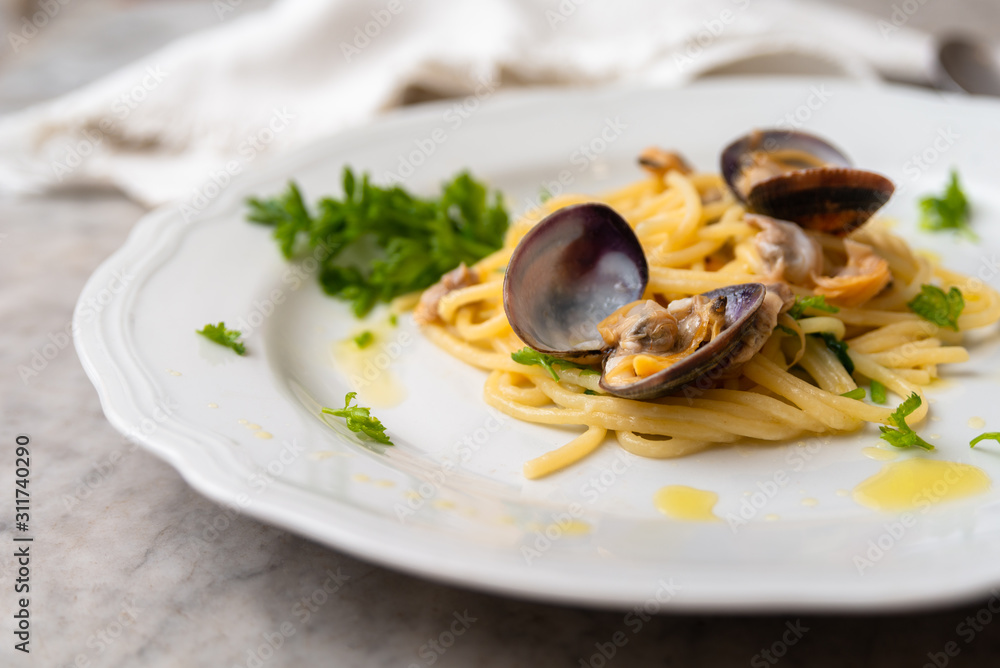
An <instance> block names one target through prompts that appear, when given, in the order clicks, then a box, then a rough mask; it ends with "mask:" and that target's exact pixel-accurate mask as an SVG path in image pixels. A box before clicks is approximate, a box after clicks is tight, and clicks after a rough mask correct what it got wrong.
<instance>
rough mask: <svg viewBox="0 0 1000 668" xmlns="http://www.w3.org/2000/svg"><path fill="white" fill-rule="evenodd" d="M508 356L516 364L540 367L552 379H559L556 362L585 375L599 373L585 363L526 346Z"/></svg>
mask: <svg viewBox="0 0 1000 668" xmlns="http://www.w3.org/2000/svg"><path fill="white" fill-rule="evenodd" d="M510 358H511V359H512V360H514V361H515V362H517V363H518V364H524V365H526V366H540V367H542V368H543V369H545V370H546V371H548V372H549V375H551V376H552V380H559V374H558V373H556V370H555V365H556V364H558V365H559V366H561V367H563V368H566V369H582V370H583V375H585V376H586V375H592V374H596V373H599V372H598V371H595V370H594V369H591V368H590V367H589V366H587V365H586V364H577V363H576V362H570V361H569V360H564V359H560V358H558V357H553V356H552V355H546V354H545V353H540V352H538V351H537V350H534V349H532V348H528V347H524V348H521V349H520V350H518V351H517V352H516V353H511V354H510Z"/></svg>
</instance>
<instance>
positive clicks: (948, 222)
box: [920, 169, 978, 241]
mask: <svg viewBox="0 0 1000 668" xmlns="http://www.w3.org/2000/svg"><path fill="white" fill-rule="evenodd" d="M920 227H921V229H924V230H929V231H931V232H939V231H941V230H954V231H955V232H957V233H959V234H961V235H963V236H965V237H966V238H968V239H972V240H973V241H975V240H976V239H977V238H978V237H976V233H975V232H973V231H972V228H971V227H970V226H969V200H968V199H966V197H965V193H964V192H962V186H961V185H960V184H959V182H958V172H956V171H955V170H954V169H953V170H951V179H950V180H949V181H948V186H947V187H946V188H945V190H944V193H943V194H942V195H941V197H934V196H933V195H928V196H927V197H924V198H922V199H921V200H920Z"/></svg>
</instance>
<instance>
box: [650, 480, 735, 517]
mask: <svg viewBox="0 0 1000 668" xmlns="http://www.w3.org/2000/svg"><path fill="white" fill-rule="evenodd" d="M718 501H719V495H718V494H716V493H715V492H709V491H706V490H703V489H695V488H694V487H688V486H686V485H667V486H666V487H663V488H662V489H660V490H659V491H658V492H657V493H656V495H655V496H654V497H653V504H654V505H655V506H656V509H657V510H659V511H660V512H661V513H663V514H664V515H666V516H667V517H671V518H673V519H675V520H685V521H689V522H718V521H719V518H718V516H716V514H715V513H714V512H712V510H713V509H714V508H715V504H716V503H717V502H718Z"/></svg>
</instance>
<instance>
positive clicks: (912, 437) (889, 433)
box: [878, 392, 934, 450]
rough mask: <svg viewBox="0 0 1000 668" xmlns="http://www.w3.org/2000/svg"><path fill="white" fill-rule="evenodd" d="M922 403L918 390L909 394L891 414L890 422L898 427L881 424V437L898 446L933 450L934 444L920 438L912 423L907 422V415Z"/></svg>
mask: <svg viewBox="0 0 1000 668" xmlns="http://www.w3.org/2000/svg"><path fill="white" fill-rule="evenodd" d="M921 403H922V402H921V399H920V395H919V394H917V393H916V392H914V393H912V394H911V395H910V396H908V397H907V398H906V399H905V400H904V401H903V403H901V404H900V405H899V406H897V407H896V410H894V411H893V412H892V414H891V415H890V416H889V423H890V424H892V425H895V427H896V429H893V428H892V427H887V426H885V425H881V426H879V428H878V429H879V431H880V432H882V435H881V438H882V439H883V440H885V441H888V442H889V444H890V445H894V446H896V447H897V448H911V447H914V446H915V447H918V448H923V449H924V450H933V449H934V446H933V445H931V444H930V443H928V442H927V441H925V440H924V439H922V438H920V436H918V435H917V432H915V431H913V429H911V428H910V425H908V424H906V416H907V415H909V414H910V413H912V412H913V411H915V410H917V409H918V408H920V404H921Z"/></svg>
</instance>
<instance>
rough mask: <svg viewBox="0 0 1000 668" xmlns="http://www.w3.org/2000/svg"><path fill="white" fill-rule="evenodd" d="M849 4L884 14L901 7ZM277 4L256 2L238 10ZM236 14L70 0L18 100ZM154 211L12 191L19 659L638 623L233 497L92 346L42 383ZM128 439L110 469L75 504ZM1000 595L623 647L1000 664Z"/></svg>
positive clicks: (915, 22) (0, 282)
mask: <svg viewBox="0 0 1000 668" xmlns="http://www.w3.org/2000/svg"><path fill="white" fill-rule="evenodd" d="M910 1H911V2H916V1H917V0H910ZM841 2H842V4H845V5H849V6H853V7H856V8H859V9H864V10H867V11H869V12H871V13H872V14H873V15H875V16H882V17H884V18H889V17H890V15H891V13H892V11H893V6H894V5H901V4H902V2H891V1H890V0H878V1H875V2H865V1H864V0H841ZM264 5H266V2H263V1H262V0H243V2H242V3H240V4H239V6H238V8H237V13H240V12H248V11H254V10H255V9H257V8H259V7H261V6H264ZM36 9H37V7H36V3H35V2H33V1H29V0H21V1H10V0H7V1H6V2H2V4H0V36H5V35H7V32H8V30H10V29H11V26H16V25H17V23H18V21H19V17H20V16H21V15H23V13H24V12H33V11H35V10H36ZM217 23H218V19H217V16H216V13H215V10H214V9H213V7H212V2H210V1H203V2H149V1H143V2H139V1H131V2H129V1H126V0H94V1H92V2H85V1H84V0H68V2H67V4H66V5H65V6H64V7H63V8H62V9H61V10H60V12H59V13H58V15H57V16H56V17H55V18H54V19H53V20H52V22H51V23H50V25H48V26H47V27H46V28H45V30H43V31H42V32H41V33H40V34H39V35H38V36H37V38H35V39H33V40H31V42H30V44H29V45H28V46H27V47H25V48H24V49H23V50H22V51H21V52H20V53H18V54H13V53H12V51H11V49H10V48H9V45H8V44H6V41H7V40H6V37H4V40H3V41H4V42H5V43H4V44H2V45H0V112H6V111H11V110H15V109H18V108H21V107H24V106H26V105H29V104H31V103H33V102H37V101H40V100H44V99H46V98H49V97H52V96H54V95H58V94H60V93H62V92H65V91H69V90H72V89H73V88H75V87H77V86H79V85H81V84H83V83H86V82H88V81H90V80H92V79H94V78H95V77H98V76H100V75H101V74H104V73H106V72H109V71H112V70H113V69H115V68H116V67H118V66H120V65H122V64H124V63H127V62H128V61H129V60H131V59H133V58H136V57H138V56H140V55H142V54H144V53H147V52H149V51H151V50H153V49H155V48H157V47H159V46H161V45H163V44H165V43H167V42H168V41H170V40H171V39H173V38H174V37H176V36H179V35H181V34H184V33H188V32H191V31H194V30H198V29H202V28H208V27H211V26H214V25H216V24H217ZM909 25H911V26H913V27H917V28H921V29H925V30H931V31H942V32H943V31H950V30H956V29H958V30H963V31H966V32H972V33H978V34H981V35H984V36H992V37H998V38H1000V2H997V1H996V0H966V1H963V2H948V1H946V0H927V1H926V2H925V3H923V5H922V6H921V9H920V10H919V11H918V12H916V14H915V15H914V16H913V17H912V19H911V20H910V22H909ZM143 213H144V210H143V209H142V208H141V207H139V206H137V205H136V204H134V203H132V202H130V201H128V200H127V199H125V198H123V197H122V196H120V195H118V194H116V193H114V192H105V191H96V190H87V191H78V192H63V193H60V194H58V195H54V196H45V197H36V198H28V199H21V200H2V199H0V323H2V326H0V360H2V364H0V374H2V375H0V425H2V427H0V434H2V435H0V438H2V439H3V440H2V443H3V448H4V450H3V451H4V452H7V448H8V444H9V443H12V442H13V438H14V435H15V434H18V433H28V434H30V435H31V437H32V439H33V451H34V462H33V480H32V495H33V497H34V498H33V522H34V523H35V524H36V526H38V527H40V528H39V529H38V531H37V533H36V535H37V536H38V542H37V543H36V544H35V545H34V547H33V549H34V561H33V593H32V595H33V599H32V610H33V613H34V617H33V643H32V647H33V652H32V654H31V655H29V656H26V655H22V654H20V653H16V652H13V651H12V649H11V645H12V644H13V643H12V640H11V636H10V631H9V629H10V628H11V626H12V625H11V622H10V618H9V617H8V614H7V611H8V610H11V609H12V606H13V600H14V595H13V593H12V591H11V588H12V578H13V576H14V575H13V574H14V564H13V560H12V557H11V556H10V555H9V554H7V552H8V550H7V547H6V546H8V545H11V544H12V543H10V536H9V534H10V531H11V529H10V527H9V526H8V525H7V524H5V523H6V522H8V521H9V516H10V512H12V511H3V513H2V515H0V529H2V532H0V551H2V552H3V556H2V557H0V611H2V615H0V618H2V619H3V621H2V622H0V631H2V632H0V664H3V665H11V666H22V665H24V666H46V667H48V666H60V667H61V666H69V665H74V662H76V665H89V666H102V667H103V666H173V665H183V666H192V667H193V666H212V667H220V668H221V667H227V668H228V667H229V666H233V665H239V666H246V665H248V662H249V664H250V665H257V664H255V663H254V662H253V661H252V660H250V655H248V652H253V650H254V648H256V647H259V646H260V645H261V643H262V642H263V640H262V637H263V636H262V634H269V633H271V634H273V633H274V632H275V631H277V630H279V629H280V627H281V625H282V624H283V623H289V622H294V624H295V627H294V628H295V635H293V636H291V637H289V638H288V639H287V640H286V641H284V642H283V644H282V647H281V648H280V649H279V650H277V651H276V652H275V653H274V655H273V656H269V657H267V660H266V661H261V663H260V665H262V666H312V665H335V666H409V665H411V664H416V665H418V666H425V665H429V663H428V660H427V658H426V656H421V655H420V648H421V646H422V645H424V644H425V643H427V641H428V640H429V639H431V638H436V637H438V636H439V634H441V633H442V632H443V631H445V630H446V629H447V628H448V625H449V624H450V623H451V620H452V619H453V615H454V614H455V613H462V612H463V611H468V614H469V615H471V616H473V617H475V618H476V620H477V621H476V622H475V623H473V624H472V626H471V627H470V628H469V630H468V632H467V633H465V634H464V635H463V636H462V637H460V638H458V639H457V641H456V642H455V644H454V646H452V647H451V648H449V649H448V650H447V652H446V653H444V654H443V655H440V656H439V657H438V658H437V659H436V661H435V665H443V666H466V665H470V666H471V665H477V666H479V665H481V666H513V665H524V666H580V665H587V663H586V661H589V660H590V657H591V656H592V655H594V653H595V652H596V651H597V650H596V646H595V644H596V643H602V644H606V643H607V642H608V641H609V640H610V639H611V638H612V636H613V634H614V633H615V632H616V631H620V630H625V626H624V619H623V614H622V613H620V612H600V611H592V610H584V609H575V608H567V607H560V606H553V605H543V604H536V603H530V602H524V601H518V600H511V599H506V598H501V597H495V596H489V595H485V594H480V593H476V592H472V591H467V590H463V589H459V588H454V587H448V586H442V585H439V584H435V583H432V582H428V581H425V580H421V579H416V578H412V577H409V576H406V575H402V574H399V573H396V572H394V571H390V570H386V569H383V568H380V567H377V566H373V565H370V564H367V563H365V562H361V561H358V560H356V559H353V558H351V557H348V556H346V555H343V554H340V553H338V552H336V551H333V550H329V549H327V548H325V547H321V546H318V545H316V544H314V543H312V542H310V541H308V540H305V539H302V538H299V537H298V536H295V535H292V534H289V533H287V532H285V531H282V530H280V529H276V528H273V527H270V526H267V525H263V524H260V523H258V522H256V521H254V520H251V519H246V518H242V517H237V516H233V515H231V514H229V513H228V512H227V511H225V510H224V509H222V508H220V507H219V506H216V505H215V504H213V503H212V502H210V501H208V500H206V499H204V498H202V497H201V496H199V495H198V494H197V493H195V492H194V491H192V490H191V489H190V488H189V487H188V486H187V484H185V483H184V481H183V480H182V479H181V478H180V477H179V476H178V474H177V473H176V472H175V471H174V470H173V469H172V468H171V467H170V466H168V465H167V464H165V463H163V462H161V461H160V460H158V459H156V458H154V457H152V456H151V455H148V454H146V453H145V452H143V451H141V450H135V449H132V448H131V446H130V445H129V444H128V443H127V442H125V441H124V440H123V439H122V437H121V436H120V435H119V434H117V433H116V432H115V431H114V430H113V429H112V428H111V426H110V425H109V424H108V422H107V421H106V420H105V418H104V416H103V414H102V413H101V409H100V405H99V403H98V400H97V396H96V393H95V392H94V389H93V387H92V386H91V384H90V382H89V381H88V380H87V378H86V377H85V375H84V372H83V370H82V368H81V367H80V363H79V361H78V360H77V358H76V355H75V353H74V351H73V350H72V348H71V347H68V348H66V349H65V350H63V351H62V352H61V353H60V354H59V355H58V356H57V357H56V358H55V359H54V360H53V361H52V362H51V364H50V366H49V368H48V369H46V371H45V373H43V374H41V376H40V377H38V378H37V379H36V380H35V381H34V382H32V383H31V384H30V385H28V386H25V385H24V384H23V383H22V382H21V381H20V379H19V378H18V376H17V373H16V367H17V365H19V364H24V363H26V362H27V361H28V359H29V358H30V355H31V351H32V350H33V349H36V348H38V347H39V346H41V345H44V344H45V343H46V342H47V341H48V338H47V337H48V335H49V333H50V332H54V331H61V330H63V329H64V328H65V326H66V324H67V323H68V321H69V318H70V316H71V313H72V308H73V305H74V303H75V300H76V298H77V296H78V294H79V292H80V290H81V288H82V286H83V284H84V282H85V280H86V279H87V277H88V276H89V275H90V273H91V272H92V271H93V270H94V269H95V268H96V266H97V265H98V264H99V263H100V262H101V261H102V260H103V259H104V258H105V257H107V256H108V255H109V254H110V253H111V252H113V251H114V250H115V249H116V248H118V247H119V246H120V245H121V244H122V242H123V241H124V239H125V237H126V235H127V234H128V232H129V230H130V229H131V227H132V225H133V224H134V223H135V222H136V220H138V219H139V217H141V216H142V215H143ZM2 235H6V236H2ZM112 457H115V458H116V461H115V462H114V464H113V466H111V467H110V469H108V468H105V469H104V471H105V474H104V475H101V476H99V477H98V478H96V479H97V480H98V483H97V484H96V485H93V486H92V487H90V488H87V490H86V491H87V494H86V496H85V497H82V498H80V499H79V503H77V504H75V505H73V504H69V503H68V502H67V498H71V497H72V496H73V495H76V496H77V497H79V496H80V495H79V490H80V489H81V487H80V486H81V484H82V482H83V481H84V479H85V478H86V477H87V476H88V475H91V474H92V472H93V471H94V470H95V469H97V468H100V467H101V466H102V463H103V462H107V461H109V460H110V458H112ZM12 463H13V457H12V455H4V456H3V457H0V489H4V488H6V489H8V492H0V497H4V498H8V497H13V492H12V490H10V489H9V488H10V487H11V486H12V485H11V484H10V482H9V481H12V480H13V471H12V468H11V466H12ZM91 479H92V480H93V479H95V478H91ZM71 505H72V507H70V506H71ZM0 507H4V506H3V504H2V503H0ZM220 517H222V518H224V524H225V526H226V528H225V530H223V531H222V532H221V533H220V535H219V536H218V538H216V539H215V540H212V541H208V542H204V543H192V541H191V536H199V535H204V533H203V532H204V528H205V527H206V526H208V525H209V524H211V523H212V522H213V520H214V521H216V522H222V521H221V520H220V519H219V518H220ZM998 557H1000V555H990V554H984V555H983V559H997V558H998ZM338 569H339V571H340V573H342V574H344V575H347V576H349V578H350V579H349V580H348V581H347V583H346V584H344V585H343V586H342V587H340V588H339V589H338V590H337V591H336V593H333V594H331V595H330V596H329V599H328V600H327V601H326V602H325V603H324V604H323V605H322V606H320V607H318V609H317V610H316V611H315V612H313V613H310V618H309V620H308V621H304V622H303V621H302V619H301V616H300V615H299V613H298V612H296V610H297V609H296V608H295V606H296V602H297V601H300V599H301V598H302V597H304V596H310V595H312V594H313V593H314V592H316V591H317V590H318V588H322V586H323V584H324V582H326V581H327V580H328V578H329V575H328V572H333V573H336V572H337V571H338ZM987 603H988V601H987V600H980V601H974V602H971V603H969V604H967V605H963V606H960V607H954V608H947V609H934V610H929V611H920V612H914V613H908V614H884V615H864V614H851V615H790V616H789V615H760V616H748V615H739V616H727V615H662V616H659V617H656V618H654V619H653V620H651V621H650V622H649V623H648V624H646V625H645V627H644V628H643V629H642V631H641V632H640V633H638V634H631V633H630V634H629V635H628V638H629V640H628V643H627V644H626V645H625V646H624V647H623V648H621V649H619V650H617V653H616V656H615V657H614V658H613V659H612V660H611V661H609V662H607V665H619V666H640V665H663V666H700V665H706V666H729V665H748V664H749V665H769V664H768V663H767V662H766V661H765V662H761V660H760V659H758V660H757V661H756V662H755V663H751V662H752V661H753V659H754V657H755V655H757V654H758V652H760V651H761V650H762V649H763V648H767V647H770V646H771V645H772V644H773V643H775V642H776V641H778V640H779V639H780V638H781V636H782V634H783V633H784V632H785V629H786V624H788V623H791V624H795V623H796V622H798V623H800V624H801V626H802V627H803V628H807V629H808V630H807V631H806V632H805V634H804V637H803V638H802V640H801V641H799V642H797V643H796V644H795V645H793V646H791V647H789V648H788V652H787V655H785V656H784V658H782V659H781V661H780V663H781V664H782V665H787V666H880V667H894V666H915V667H920V666H923V665H925V664H928V663H929V662H930V661H931V659H930V658H929V656H928V653H937V652H941V651H942V650H943V649H944V648H945V645H946V643H948V642H949V641H955V642H956V646H957V647H958V648H959V649H960V654H959V656H958V657H957V658H953V659H949V660H948V661H949V662H948V665H959V666H987V665H997V657H1000V651H998V648H1000V624H986V625H985V627H984V628H983V630H982V631H980V632H977V633H976V634H975V636H974V637H973V638H972V639H971V641H970V642H966V637H965V636H959V635H958V632H957V629H956V627H957V626H958V625H959V624H960V623H961V622H962V621H963V620H964V619H965V618H966V617H968V616H970V615H971V616H975V615H976V614H977V613H978V614H980V615H981V618H982V619H985V618H986V617H987V615H988V616H989V617H990V619H992V618H993V615H992V613H987V614H984V613H983V610H984V609H986V608H985V606H986V605H987ZM992 603H993V604H994V607H996V603H997V601H996V600H993V601H992ZM298 610H301V608H299V609H298ZM117 624H121V626H118V625H117ZM102 633H103V634H104V636H103V639H102V635H101V634H102ZM112 636H113V637H112ZM105 641H107V642H105ZM581 659H585V661H584V662H583V663H581ZM941 660H943V656H941V657H939V665H940V661H941ZM593 665H601V664H600V662H599V661H595V662H594V663H593ZM931 665H933V664H931Z"/></svg>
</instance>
